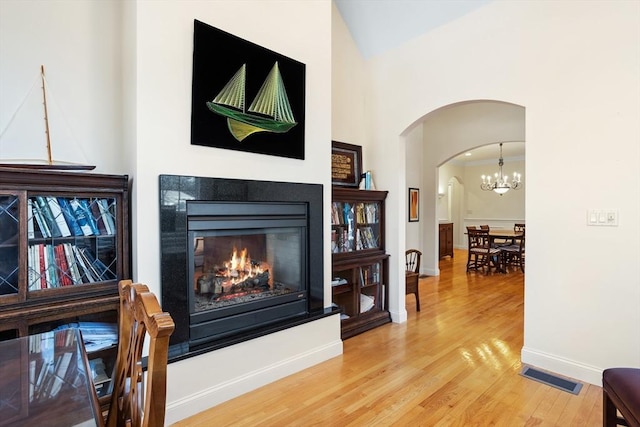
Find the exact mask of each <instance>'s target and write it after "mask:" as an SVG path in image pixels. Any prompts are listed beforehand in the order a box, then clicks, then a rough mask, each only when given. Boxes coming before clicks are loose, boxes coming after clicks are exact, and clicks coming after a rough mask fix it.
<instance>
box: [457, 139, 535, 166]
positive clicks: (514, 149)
mask: <svg viewBox="0 0 640 427" xmlns="http://www.w3.org/2000/svg"><path fill="white" fill-rule="evenodd" d="M469 153H470V154H471V155H469V156H467V155H466V153H462V154H460V155H459V156H456V157H454V158H453V159H451V160H449V161H450V162H451V163H475V162H478V163H486V162H491V161H494V162H495V164H496V165H497V164H498V157H500V144H490V145H485V146H484V147H479V148H474V149H473V150H470V151H469ZM524 155H525V143H524V142H505V143H504V144H503V145H502V156H503V158H504V160H505V162H507V161H509V160H523V159H524Z"/></svg>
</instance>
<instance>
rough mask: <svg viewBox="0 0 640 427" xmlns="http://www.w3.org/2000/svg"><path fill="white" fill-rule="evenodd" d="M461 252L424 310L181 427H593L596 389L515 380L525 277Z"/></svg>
mask: <svg viewBox="0 0 640 427" xmlns="http://www.w3.org/2000/svg"><path fill="white" fill-rule="evenodd" d="M466 259H467V257H466V251H462V250H456V251H455V258H454V259H453V260H451V259H449V258H446V259H443V260H442V261H440V269H441V275H440V276H439V277H427V278H423V279H420V285H419V286H420V301H421V305H422V307H421V308H422V311H421V312H420V313H417V312H416V311H415V298H414V297H413V296H412V295H411V296H407V311H408V313H409V314H408V316H409V319H408V321H407V322H406V323H404V324H395V323H394V324H387V325H384V326H381V327H379V328H376V329H374V330H371V331H368V332H365V333H363V334H361V335H357V336H355V337H353V338H349V339H348V340H346V341H345V342H344V354H343V355H342V356H339V357H336V358H334V359H331V360H328V361H326V362H324V363H321V364H319V365H316V366H313V367H311V368H309V369H306V370H304V371H302V372H299V373H297V374H294V375H291V376H289V377H287V378H284V379H282V380H280V381H277V382H275V383H272V384H269V385H267V386H265V387H262V388H260V389H257V390H254V391H252V392H250V393H248V394H245V395H243V396H240V397H238V398H235V399H233V400H230V401H228V402H225V403H223V404H221V405H218V406H216V407H214V408H211V409H210V410H207V411H205V412H202V413H200V414H197V415H194V416H193V417H191V418H188V419H186V420H183V421H181V422H179V423H177V424H174V425H175V426H176V427H179V426H341V427H342V426H407V425H411V426H489V425H492V426H493V425H495V426H508V427H512V426H563V427H564V426H579V427H586V426H600V425H601V422H602V421H601V419H602V418H601V417H602V415H601V414H602V397H601V393H602V390H601V388H600V387H597V386H593V385H589V384H586V383H585V384H584V385H583V387H582V390H581V391H580V394H579V395H577V396H576V395H573V394H570V393H567V392H564V391H561V390H558V389H555V388H553V387H549V386H547V385H544V384H540V383H538V382H535V381H532V380H530V379H527V378H524V377H522V376H521V375H519V373H520V371H521V368H522V364H521V363H520V349H521V348H522V345H523V337H522V332H523V298H524V297H523V286H524V283H523V282H524V275H523V274H522V273H521V272H520V271H519V270H515V271H511V272H509V273H508V274H493V275H489V276H484V275H482V274H481V273H469V274H466V273H465V265H466Z"/></svg>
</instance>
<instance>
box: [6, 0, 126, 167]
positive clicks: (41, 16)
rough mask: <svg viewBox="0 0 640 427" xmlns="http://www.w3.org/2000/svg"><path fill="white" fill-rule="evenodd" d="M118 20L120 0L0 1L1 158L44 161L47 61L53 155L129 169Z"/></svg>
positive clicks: (62, 159)
mask: <svg viewBox="0 0 640 427" xmlns="http://www.w3.org/2000/svg"><path fill="white" fill-rule="evenodd" d="M119 27H120V2H115V1H87V2H78V1H72V0H68V1H65V0H61V1H56V2H51V1H45V2H42V1H31V0H25V1H21V0H16V1H14V0H2V1H0V133H4V134H3V135H2V136H1V137H0V160H2V161H5V160H7V159H14V158H28V159H36V160H46V135H45V126H44V110H43V106H42V100H43V95H42V89H41V83H40V66H41V65H44V67H45V74H46V79H47V82H48V85H47V87H48V93H47V105H48V110H49V122H50V123H49V125H50V135H51V145H52V154H53V158H54V160H61V161H68V162H72V163H81V164H85V165H86V164H89V165H95V166H96V169H95V172H102V173H112V174H121V173H126V172H127V170H128V169H127V168H126V167H123V165H122V163H121V160H122V156H121V150H122V149H123V145H122V128H121V126H120V120H121V112H120V106H121V104H122V96H123V92H122V77H121V70H120V60H119V55H120V32H119Z"/></svg>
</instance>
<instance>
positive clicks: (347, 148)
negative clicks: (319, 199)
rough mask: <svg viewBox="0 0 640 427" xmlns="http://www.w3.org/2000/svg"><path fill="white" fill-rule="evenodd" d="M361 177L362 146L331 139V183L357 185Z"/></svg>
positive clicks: (345, 185)
mask: <svg viewBox="0 0 640 427" xmlns="http://www.w3.org/2000/svg"><path fill="white" fill-rule="evenodd" d="M361 177H362V147H361V146H360V145H353V144H347V143H345V142H339V141H331V184H332V185H338V186H341V187H358V186H359V185H360V179H361Z"/></svg>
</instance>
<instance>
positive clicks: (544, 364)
mask: <svg viewBox="0 0 640 427" xmlns="http://www.w3.org/2000/svg"><path fill="white" fill-rule="evenodd" d="M520 357H521V359H522V364H523V365H530V366H534V367H538V368H541V369H543V370H546V371H550V372H554V373H558V374H559V375H562V376H565V377H569V378H574V379H577V380H579V381H584V382H587V383H589V384H594V385H597V386H599V387H602V369H600V368H596V367H595V366H589V365H585V364H584V363H579V362H576V361H575V360H569V359H565V358H562V357H559V356H556V355H553V354H549V353H545V352H543V351H538V350H534V349H530V348H526V347H523V348H522V352H521V355H520Z"/></svg>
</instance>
